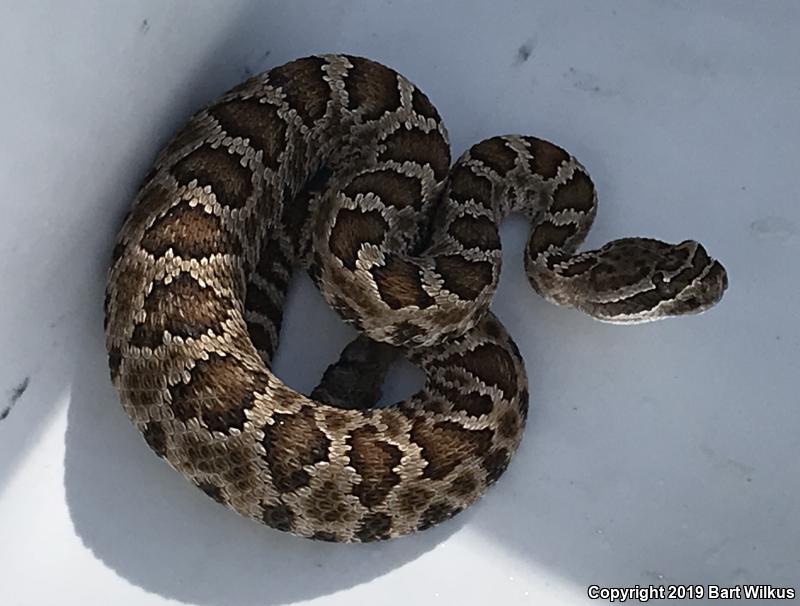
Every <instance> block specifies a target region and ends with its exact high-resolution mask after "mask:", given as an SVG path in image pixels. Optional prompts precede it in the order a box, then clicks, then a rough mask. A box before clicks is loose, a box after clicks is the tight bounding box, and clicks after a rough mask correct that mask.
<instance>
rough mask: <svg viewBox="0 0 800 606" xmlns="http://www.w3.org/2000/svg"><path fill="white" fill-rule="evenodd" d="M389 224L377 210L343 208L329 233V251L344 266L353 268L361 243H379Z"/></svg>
mask: <svg viewBox="0 0 800 606" xmlns="http://www.w3.org/2000/svg"><path fill="white" fill-rule="evenodd" d="M388 227H389V225H388V223H386V220H385V219H384V218H383V217H382V216H381V214H380V213H379V212H378V211H377V210H370V211H367V212H361V211H359V210H350V209H348V208H343V209H341V210H340V211H339V214H337V215H336V223H335V224H334V226H333V230H332V231H331V235H330V248H331V252H332V253H333V254H334V255H336V257H338V258H339V259H341V261H342V263H344V266H345V267H347V268H348V269H350V270H355V268H356V260H357V259H358V251H359V250H361V246H362V244H367V243H369V244H376V245H378V244H380V243H381V242H383V237H384V234H385V233H386V230H387V229H388Z"/></svg>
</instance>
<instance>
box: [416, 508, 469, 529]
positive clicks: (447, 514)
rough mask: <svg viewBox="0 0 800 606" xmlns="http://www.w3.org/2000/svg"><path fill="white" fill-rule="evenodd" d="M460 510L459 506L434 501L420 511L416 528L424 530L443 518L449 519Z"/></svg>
mask: <svg viewBox="0 0 800 606" xmlns="http://www.w3.org/2000/svg"><path fill="white" fill-rule="evenodd" d="M460 511H461V508H460V507H453V506H452V505H449V504H447V503H434V504H433V505H431V506H430V507H428V509H426V510H425V511H424V512H423V513H422V517H421V518H420V521H419V526H417V530H426V529H428V528H430V527H431V526H435V525H436V524H440V523H441V522H444V521H445V520H449V519H450V518H452V517H453V516H454V515H456V514H457V513H458V512H460Z"/></svg>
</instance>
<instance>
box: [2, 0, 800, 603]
mask: <svg viewBox="0 0 800 606" xmlns="http://www.w3.org/2000/svg"><path fill="white" fill-rule="evenodd" d="M6 4H7V6H5V7H4V12H3V18H2V20H0V76H1V77H0V125H2V132H1V133H0V176H1V178H2V182H1V183H0V186H2V198H0V204H1V205H2V206H1V208H2V216H1V217H0V285H1V286H0V288H2V305H0V346H1V347H2V352H3V359H2V364H0V413H2V414H5V418H4V419H3V420H2V421H0V603H2V604H3V605H4V606H21V605H26V606H27V605H43V604H59V605H63V606H71V605H85V604H101V603H108V604H115V605H118V606H127V605H137V606H139V605H142V606H149V605H159V604H166V603H177V602H186V603H191V604H200V605H207V606H238V605H251V604H252V605H272V604H285V603H297V602H303V603H313V604H324V605H339V604H341V605H345V604H346V605H352V604H367V603H377V604H398V605H401V604H402V605H406V604H409V605H410V604H436V603H441V604H453V603H455V604H507V605H513V604H536V603H550V604H558V603H564V604H570V603H585V602H587V601H588V599H587V598H586V587H587V585H589V584H592V583H597V584H601V585H632V584H637V583H638V584H645V585H646V584H649V583H654V584H669V583H716V584H731V585H732V584H737V583H772V584H774V585H792V584H794V585H795V587H797V588H798V589H800V587H798V585H800V575H798V571H800V524H798V521H800V477H799V474H798V460H799V459H800V456H799V455H800V437H799V436H800V431H799V430H800V396H798V382H799V381H800V376H799V375H800V372H798V371H800V329H799V328H798V320H797V316H798V307H799V306H798V303H800V286H798V284H799V283H800V282H799V281H798V278H800V272H799V271H798V258H799V256H800V210H798V209H800V204H799V202H800V200H798V189H799V186H800V182H799V181H798V160H799V156H800V154H798V142H799V141H800V111H799V110H798V108H799V107H800V59H799V57H800V37H798V35H797V32H798V27H799V26H800V5H798V4H797V3H796V2H792V1H786V2H778V1H771V2H763V3H762V2H759V3H756V2H750V1H743V2H733V1H728V2H716V1H704V2H692V1H689V0H687V1H685V2H683V1H676V0H671V1H669V2H667V1H662V2H639V1H633V0H631V1H627V2H622V1H617V2H612V1H605V2H595V1H592V0H586V1H585V2H577V1H570V2H560V1H559V2H556V1H554V2H516V3H514V2H492V3H489V2H484V1H480V2H478V1H475V2H456V1H450V2H436V3H428V2H399V1H394V2H393V1H391V0H385V1H383V2H377V1H364V2H327V3H323V2H277V1H276V2H218V3H213V2H207V1H204V2H199V1H198V2H188V1H180V2H162V1H159V0H147V1H139V2H100V1H95V2H90V1H82V2H59V1H56V0H53V1H51V2H16V3H11V2H9V3H6ZM324 51H347V52H352V53H356V54H361V55H365V56H369V57H371V58H373V59H376V60H379V61H381V62H384V63H386V64H388V65H391V66H393V67H395V68H396V69H398V70H399V71H400V72H402V73H403V74H405V75H406V76H408V77H409V78H410V79H412V80H413V81H414V82H416V83H417V84H419V85H420V87H421V88H422V89H423V90H425V91H426V92H427V93H428V94H429V96H430V97H431V99H432V100H433V102H434V103H435V104H436V105H437V106H438V108H439V110H440V112H441V114H442V116H443V117H444V118H445V122H446V124H447V125H448V128H449V131H450V134H451V139H452V144H453V150H454V153H455V154H459V153H460V152H461V151H463V150H464V149H465V148H466V147H468V146H469V145H471V144H472V143H475V142H477V141H478V140H479V139H481V138H483V137H487V136H491V135H494V134H501V133H507V132H520V133H527V134H535V135H538V136H541V137H545V138H548V139H551V140H553V141H555V142H557V143H559V144H560V145H562V146H564V147H565V148H566V149H568V150H569V151H570V152H572V153H574V154H575V155H577V156H578V158H579V159H580V160H581V161H582V162H583V163H584V164H585V165H586V166H587V167H588V169H589V171H590V173H591V175H592V178H593V179H594V181H595V182H596V183H597V185H598V188H599V195H600V211H599V215H598V219H597V223H596V227H595V229H594V231H593V232H592V234H591V236H590V238H589V244H590V245H591V246H595V245H600V244H602V243H604V242H605V241H607V240H609V239H612V238H616V237H622V236H628V235H648V236H654V237H660V238H663V239H666V240H671V241H680V240H682V239H685V238H696V239H698V240H701V241H702V242H703V243H705V244H706V246H707V247H708V249H709V251H710V252H711V254H712V255H714V256H716V257H718V258H719V259H721V260H722V261H723V263H724V264H725V265H726V267H727V268H728V271H729V275H730V284H731V286H730V289H729V291H728V293H727V295H726V297H725V298H724V300H723V302H722V303H721V304H720V305H719V307H717V308H716V309H714V310H712V311H710V312H709V313H707V314H705V315H703V316H701V317H692V318H686V319H680V320H671V321H667V322H662V323H656V324H651V325H645V326H639V327H616V326H608V325H603V324H600V323H596V322H594V321H592V320H590V319H588V318H585V317H583V316H582V315H580V314H579V313H577V312H574V311H570V310H564V309H557V308H554V307H551V306H550V305H548V304H547V303H545V302H543V301H542V300H541V299H539V298H538V297H537V296H536V295H535V294H534V293H533V291H532V290H531V289H530V288H529V286H528V284H527V282H526V280H525V278H524V275H523V272H522V267H521V258H522V256H521V252H522V247H523V242H524V240H525V237H526V232H527V227H526V225H525V223H524V222H523V221H518V220H510V221H508V222H506V224H505V225H504V226H503V230H502V231H503V242H504V246H505V259H506V263H505V265H504V274H503V278H502V284H501V288H500V291H499V293H498V295H497V297H496V299H495V302H494V309H495V311H496V312H497V313H498V314H499V316H500V318H501V319H502V320H503V321H504V322H505V324H506V325H507V326H508V328H509V330H510V332H511V334H512V335H514V337H515V339H516V340H517V342H518V343H519V345H520V348H521V350H522V353H523V355H524V357H525V361H526V364H527V367H528V372H529V375H530V381H531V386H532V391H531V393H532V399H531V404H532V414H531V417H530V423H529V426H528V428H527V430H526V436H525V439H524V442H523V446H522V448H521V450H520V451H519V453H518V454H517V456H516V458H515V460H514V462H513V464H512V466H511V468H510V469H509V472H508V473H507V474H506V476H505V477H504V478H503V479H502V481H501V482H500V483H499V484H498V485H497V486H496V487H495V488H494V489H493V490H492V491H491V492H490V493H489V495H488V496H487V497H486V498H485V499H483V500H482V501H481V502H480V503H479V504H477V505H476V506H475V507H473V508H471V509H470V510H469V511H468V512H466V513H464V514H462V515H460V516H459V517H457V518H456V519H455V520H453V521H452V522H450V523H448V524H445V525H443V526H441V527H437V528H436V529H433V530H431V531H428V532H426V533H423V534H421V535H417V536H413V537H410V538H406V539H401V540H398V541H394V542H389V543H385V544H378V545H374V544H373V545H367V546H358V545H356V546H337V545H330V544H321V543H315V542H311V541H306V540H302V539H297V538H293V537H291V536H288V535H285V534H282V533H279V532H276V531H272V530H270V529H267V528H265V527H261V526H259V525H257V524H254V523H251V522H248V521H246V520H244V519H240V518H238V517H237V516H236V515H234V514H232V513H230V512H228V511H227V510H225V509H224V508H221V507H219V506H218V505H216V504H215V503H213V502H212V501H211V500H210V499H208V498H206V497H205V496H204V495H203V494H201V493H200V492H199V491H197V490H196V489H194V488H193V487H191V486H190V485H188V483H186V482H185V481H184V480H183V479H182V478H180V477H179V476H178V475H177V474H176V473H174V472H173V471H171V470H170V469H169V468H168V467H167V466H166V465H164V464H163V463H161V462H160V461H159V460H158V459H157V458H156V457H155V456H153V455H152V454H151V453H150V451H149V450H148V449H147V448H146V446H145V444H144V442H143V441H142V440H141V438H140V437H139V435H138V434H137V433H136V431H135V430H134V429H133V428H132V426H131V424H130V423H129V422H128V420H127V418H126V417H125V415H124V413H123V412H122V410H121V407H120V406H119V404H118V400H117V398H116V395H115V392H114V391H113V389H112V387H111V386H110V384H109V381H108V372H107V367H106V361H105V351H104V346H103V339H102V311H101V309H102V291H103V282H104V277H105V276H104V273H105V269H106V265H107V262H108V259H109V255H110V250H111V246H112V241H113V238H114V235H115V232H116V230H117V229H118V227H119V222H120V220H121V218H122V216H123V214H124V212H125V210H126V208H127V207H128V205H129V202H130V200H131V198H132V196H133V194H134V188H135V185H136V184H137V183H138V181H139V180H140V179H141V177H142V176H143V174H144V173H145V172H146V171H147V168H148V166H149V164H150V162H151V161H152V158H153V156H154V154H155V152H156V151H157V150H158V149H159V147H160V146H161V145H162V144H163V143H164V142H165V141H166V140H167V139H168V138H169V136H170V134H171V133H172V132H173V131H174V130H175V129H176V128H177V127H178V126H179V125H180V124H181V123H182V122H183V121H184V120H185V119H186V118H187V117H188V115H189V114H190V113H191V112H192V111H193V110H195V109H197V108H198V107H199V106H200V105H202V104H203V103H205V102H207V101H210V100H211V99H213V98H214V97H215V96H217V95H218V94H219V93H221V92H223V91H224V90H226V89H227V88H229V87H230V86H231V85H233V84H235V83H237V82H238V81H240V80H241V79H243V78H244V77H245V76H247V75H249V74H251V73H255V72H257V71H261V70H263V69H267V68H269V67H271V66H274V65H278V64H281V63H283V62H285V61H287V60H289V59H292V58H295V57H298V56H302V55H307V54H310V53H313V52H324ZM293 292H294V294H293V297H292V300H291V302H290V310H289V315H288V318H287V324H288V327H287V329H286V332H285V333H284V344H285V347H284V349H283V351H282V352H281V357H280V360H279V364H278V371H279V373H281V374H282V376H283V377H285V378H286V379H287V380H288V382H289V383H290V384H291V385H294V386H296V387H298V388H300V389H306V390H307V389H310V388H311V387H313V385H314V384H315V382H316V380H317V379H318V378H319V376H320V373H321V372H322V370H323V369H324V368H325V366H326V365H327V364H328V363H330V362H331V361H332V360H333V359H334V358H335V357H336V355H337V353H338V351H339V349H340V348H341V347H342V346H343V345H344V344H345V343H346V342H347V341H348V340H349V338H350V336H351V334H352V333H351V332H350V330H349V329H346V328H345V327H344V326H343V325H342V324H341V322H340V321H339V320H338V319H337V317H336V316H335V315H334V314H333V313H332V312H330V311H328V310H327V308H326V307H325V306H324V304H323V302H322V299H321V297H320V296H319V295H318V294H317V293H316V292H315V291H314V290H313V288H312V287H311V286H310V283H309V281H308V280H307V279H306V278H305V277H302V276H301V277H299V278H298V279H297V280H296V281H295V284H294V291H293ZM394 377H395V380H394V381H393V383H392V385H391V390H390V391H391V392H392V393H393V394H395V395H404V394H406V393H408V392H409V391H410V390H411V389H412V386H411V384H410V383H409V381H410V380H411V379H410V378H413V373H411V372H410V371H408V369H405V371H403V370H402V369H401V370H400V371H398V372H396V373H395V375H394ZM23 387H24V389H23ZM20 392H22V393H20Z"/></svg>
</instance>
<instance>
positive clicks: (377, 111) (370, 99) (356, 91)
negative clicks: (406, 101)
mask: <svg viewBox="0 0 800 606" xmlns="http://www.w3.org/2000/svg"><path fill="white" fill-rule="evenodd" d="M347 60H348V61H350V63H351V64H352V66H353V67H351V68H350V69H349V70H348V71H347V75H346V77H345V80H344V85H345V89H346V90H347V94H348V103H347V106H348V107H349V108H350V109H353V110H355V109H360V110H361V112H362V115H363V116H364V118H366V119H367V120H377V119H378V118H380V117H381V116H382V115H383V114H385V113H386V112H390V111H394V110H395V109H397V108H398V107H400V88H399V87H398V84H397V74H396V73H395V72H394V71H392V70H390V69H389V68H388V67H384V66H383V65H380V64H378V63H375V62H373V61H370V60H368V59H362V58H361V57H351V56H348V57H347Z"/></svg>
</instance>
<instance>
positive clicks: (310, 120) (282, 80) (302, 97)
mask: <svg viewBox="0 0 800 606" xmlns="http://www.w3.org/2000/svg"><path fill="white" fill-rule="evenodd" d="M324 65H325V60H324V59H321V58H319V57H306V58H304V59H298V60H296V61H292V62H291V63H287V64H286V65H282V66H280V67H276V68H275V69H273V70H272V71H271V72H269V84H270V85H272V86H276V87H280V88H281V89H283V94H284V95H285V96H286V100H287V101H288V102H289V105H290V106H291V107H292V109H294V110H296V111H297V114H298V115H299V116H300V119H301V120H302V121H303V122H304V123H305V125H306V126H308V127H309V128H311V127H313V125H314V122H316V121H317V120H319V119H320V118H322V116H324V115H325V108H326V107H327V105H328V99H329V98H330V94H331V89H330V87H329V86H328V83H327V82H325V79H324V76H325V72H323V71H322V68H323V66H324Z"/></svg>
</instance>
